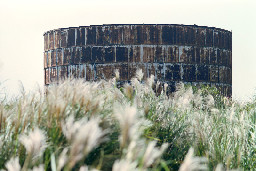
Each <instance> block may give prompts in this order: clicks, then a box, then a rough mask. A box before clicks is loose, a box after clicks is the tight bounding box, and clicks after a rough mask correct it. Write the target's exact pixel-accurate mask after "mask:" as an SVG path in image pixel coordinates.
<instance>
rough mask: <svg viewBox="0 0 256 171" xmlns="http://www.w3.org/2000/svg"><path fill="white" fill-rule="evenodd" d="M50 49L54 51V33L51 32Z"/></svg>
mask: <svg viewBox="0 0 256 171" xmlns="http://www.w3.org/2000/svg"><path fill="white" fill-rule="evenodd" d="M49 49H54V32H53V31H50V32H49Z"/></svg>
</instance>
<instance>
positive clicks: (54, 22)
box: [0, 0, 256, 99]
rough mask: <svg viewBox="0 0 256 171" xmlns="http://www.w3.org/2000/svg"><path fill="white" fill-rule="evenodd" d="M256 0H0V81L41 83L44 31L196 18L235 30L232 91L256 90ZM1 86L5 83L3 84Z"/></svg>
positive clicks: (12, 85)
mask: <svg viewBox="0 0 256 171" xmlns="http://www.w3.org/2000/svg"><path fill="white" fill-rule="evenodd" d="M255 20H256V1H255V0H129V1H124V0H69V1H67V0H60V1H58V0H55V1H54V0H37V1H35V0H23V1H22V0H20V1H18V0H17V1H15V0H12V1H7V0H0V82H3V81H5V82H4V86H5V87H6V89H7V90H8V92H9V93H10V94H15V93H17V92H18V90H19V81H21V82H22V83H23V85H24V87H25V89H26V90H32V89H33V88H34V87H35V85H36V84H39V85H40V86H43V82H44V81H43V78H44V74H43V51H44V47H43V45H44V39H43V33H44V32H46V31H48V30H52V29H57V28H64V27H78V26H88V25H101V24H143V23H144V24H187V25H191V24H192V25H193V24H197V25H199V26H212V27H218V28H222V29H226V30H229V31H232V34H233V66H232V67H233V68H232V70H233V71H232V72H233V96H234V98H235V99H249V98H251V97H252V96H253V95H256V91H255V90H256V54H255V53H254V50H255V49H256V32H255V28H256V22H255ZM0 90H1V89H0Z"/></svg>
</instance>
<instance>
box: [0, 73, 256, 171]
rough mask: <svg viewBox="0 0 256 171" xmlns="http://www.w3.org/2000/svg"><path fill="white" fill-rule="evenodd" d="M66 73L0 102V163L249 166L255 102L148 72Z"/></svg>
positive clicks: (123, 168)
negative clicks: (128, 75) (122, 76)
mask: <svg viewBox="0 0 256 171" xmlns="http://www.w3.org/2000/svg"><path fill="white" fill-rule="evenodd" d="M142 78H143V73H142V71H141V70H138V71H137V73H136V77H135V78H133V79H132V80H131V83H130V84H125V85H124V86H122V87H119V86H117V83H118V79H119V74H118V72H116V77H115V78H113V79H111V80H109V81H104V80H101V81H98V82H85V81H84V80H66V81H63V82H62V83H59V84H58V85H51V86H49V87H47V88H46V89H45V90H38V91H34V92H33V93H31V92H30V93H28V92H25V91H21V92H20V95H19V96H17V97H15V98H12V99H11V100H10V99H8V100H6V99H5V98H2V99H1V103H0V169H2V170H8V171H20V170H22V171H27V170H33V171H43V170H53V171H62V170H63V171H71V170H80V171H88V170H93V171H95V170H103V171H104V170H106V171H108V170H112V171H146V170H149V171H150V170H157V171H162V170H163V171H169V170H180V171H190V170H202V171H203V170H216V171H224V170H255V168H256V101H253V102H250V103H246V104H240V103H238V102H234V101H232V100H231V99H228V98H226V97H223V96H221V95H220V93H218V91H217V90H216V89H215V88H209V87H203V88H201V89H196V88H194V87H191V86H184V84H182V83H180V84H178V85H177V88H176V91H175V92H174V93H172V94H169V93H167V89H168V85H167V84H165V85H164V86H163V88H162V87H161V86H160V83H159V82H155V81H154V76H151V77H150V78H148V79H146V80H142Z"/></svg>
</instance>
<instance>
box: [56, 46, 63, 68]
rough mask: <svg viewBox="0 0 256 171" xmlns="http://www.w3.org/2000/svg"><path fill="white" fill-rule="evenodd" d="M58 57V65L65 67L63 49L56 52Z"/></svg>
mask: <svg viewBox="0 0 256 171" xmlns="http://www.w3.org/2000/svg"><path fill="white" fill-rule="evenodd" d="M56 52H57V53H56V55H57V65H58V66H60V65H63V49H57V50H56Z"/></svg>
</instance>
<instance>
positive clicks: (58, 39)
mask: <svg viewBox="0 0 256 171" xmlns="http://www.w3.org/2000/svg"><path fill="white" fill-rule="evenodd" d="M60 43H61V31H60V30H55V31H54V49H58V48H60Z"/></svg>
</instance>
